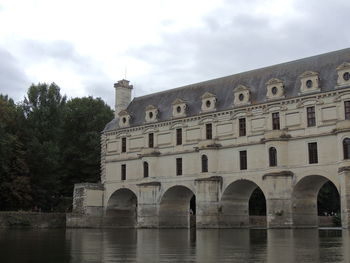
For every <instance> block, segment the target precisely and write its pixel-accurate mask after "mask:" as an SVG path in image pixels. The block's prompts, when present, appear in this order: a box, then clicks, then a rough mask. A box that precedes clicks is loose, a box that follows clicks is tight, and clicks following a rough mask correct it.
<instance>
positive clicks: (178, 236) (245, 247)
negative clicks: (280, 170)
mask: <svg viewBox="0 0 350 263" xmlns="http://www.w3.org/2000/svg"><path fill="white" fill-rule="evenodd" d="M0 262H1V263H7V262H16V263H26V262H33V263H34V262H35V263H41V262H45V263H54V262H254V263H257V262H276V263H277V262H278V263H287V262H298V263H301V262H346V263H348V262H350V232H349V231H348V230H323V229H322V230H317V229H307V230H305V229H304V230H301V229H300V230H249V229H242V230H241V229H240V230H237V229H225V230H197V231H196V230H194V231H192V230H191V231H190V230H165V229H162V230H148V229H140V230H127V229H121V230H120V229H119V230H112V229H110V230H96V229H67V230H29V229H28V230H26V229H21V230H20V229H17V230H16V229H9V230H0Z"/></svg>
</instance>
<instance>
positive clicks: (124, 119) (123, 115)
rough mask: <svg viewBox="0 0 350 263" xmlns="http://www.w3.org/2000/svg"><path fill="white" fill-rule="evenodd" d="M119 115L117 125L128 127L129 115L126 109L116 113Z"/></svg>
mask: <svg viewBox="0 0 350 263" xmlns="http://www.w3.org/2000/svg"><path fill="white" fill-rule="evenodd" d="M118 116H119V127H121V128H124V127H129V126H130V119H131V116H130V114H129V113H128V112H127V111H126V110H122V111H120V112H119V114H118Z"/></svg>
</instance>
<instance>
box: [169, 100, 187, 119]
mask: <svg viewBox="0 0 350 263" xmlns="http://www.w3.org/2000/svg"><path fill="white" fill-rule="evenodd" d="M172 106H173V117H174V118H181V117H186V108H187V105H186V103H185V101H184V100H182V99H179V98H178V99H176V100H174V101H173V103H172Z"/></svg>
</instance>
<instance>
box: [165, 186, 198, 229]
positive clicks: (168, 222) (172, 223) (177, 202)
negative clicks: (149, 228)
mask: <svg viewBox="0 0 350 263" xmlns="http://www.w3.org/2000/svg"><path fill="white" fill-rule="evenodd" d="M195 215H196V197H195V195H194V193H193V192H192V191H191V190H190V189H189V188H187V187H185V186H179V185H177V186H173V187H171V188H169V189H168V190H167V191H166V192H165V193H164V194H163V196H162V199H161V201H160V204H159V227H161V228H189V227H190V226H191V225H192V226H193V223H194V222H195Z"/></svg>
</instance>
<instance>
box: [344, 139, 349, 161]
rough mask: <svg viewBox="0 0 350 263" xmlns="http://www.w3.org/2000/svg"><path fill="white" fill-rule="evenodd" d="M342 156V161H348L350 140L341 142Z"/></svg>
mask: <svg viewBox="0 0 350 263" xmlns="http://www.w3.org/2000/svg"><path fill="white" fill-rule="evenodd" d="M343 154H344V159H345V160H346V159H350V139H349V138H345V139H344V140H343Z"/></svg>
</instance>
